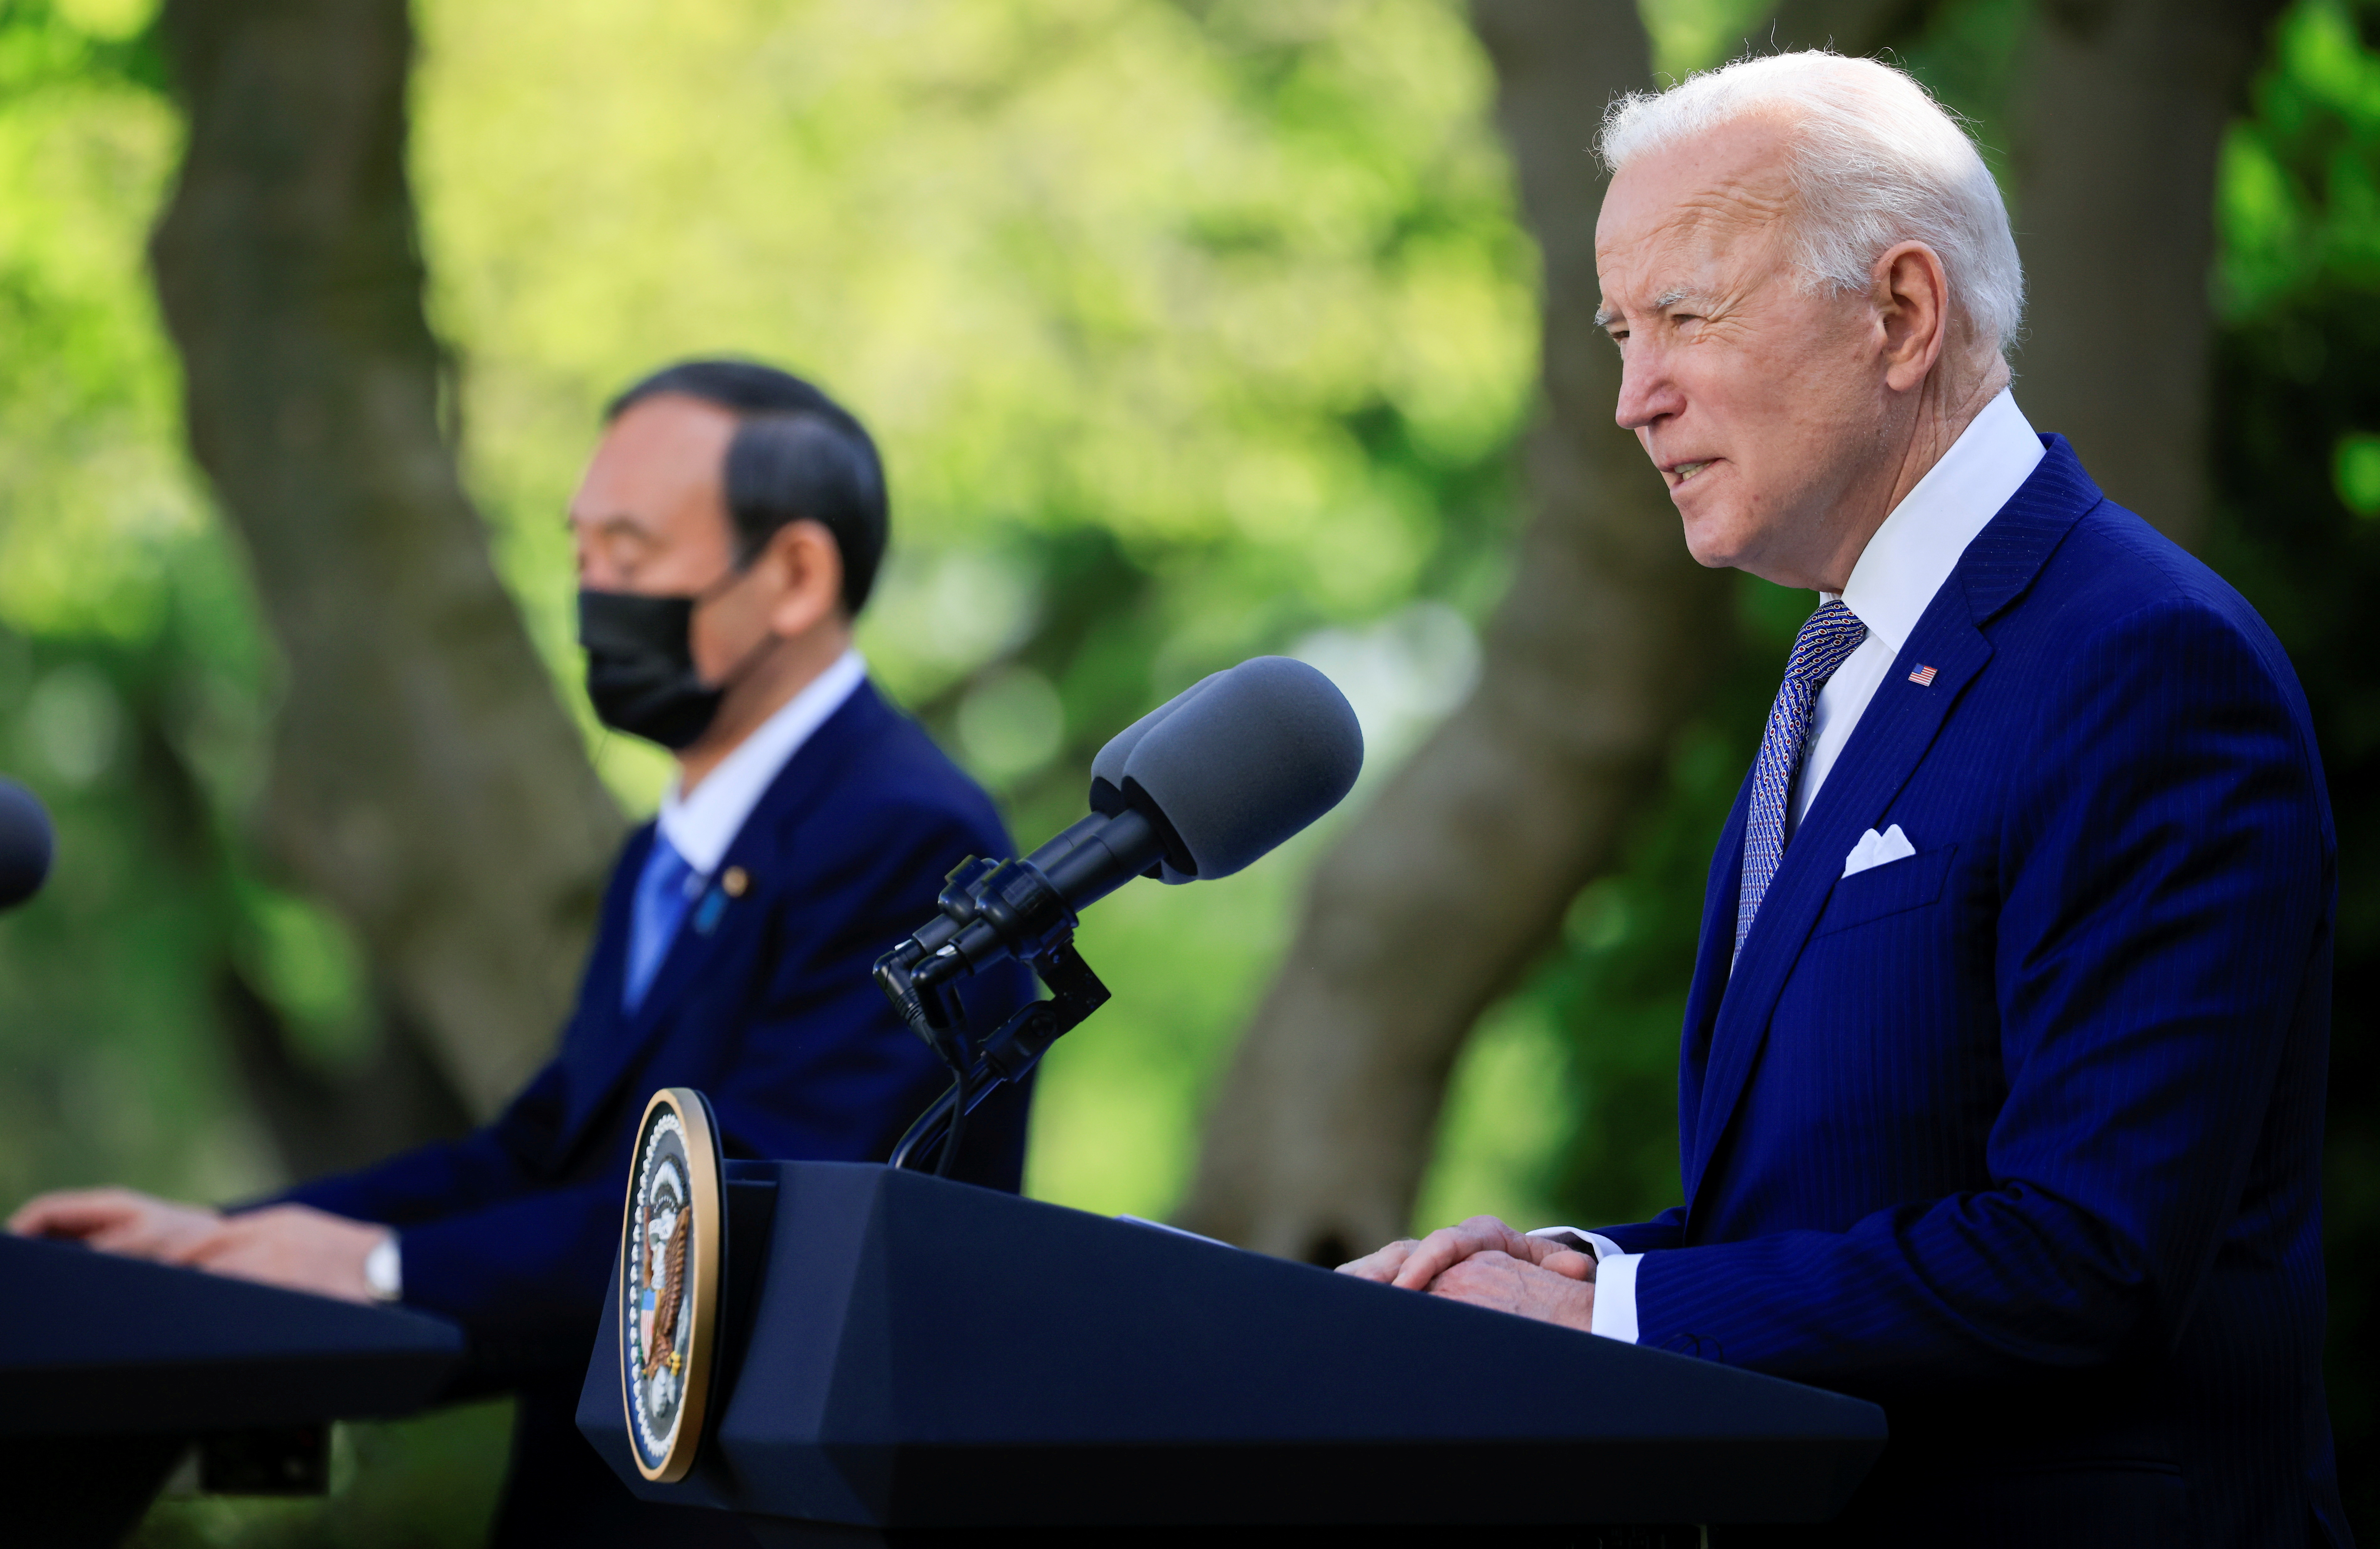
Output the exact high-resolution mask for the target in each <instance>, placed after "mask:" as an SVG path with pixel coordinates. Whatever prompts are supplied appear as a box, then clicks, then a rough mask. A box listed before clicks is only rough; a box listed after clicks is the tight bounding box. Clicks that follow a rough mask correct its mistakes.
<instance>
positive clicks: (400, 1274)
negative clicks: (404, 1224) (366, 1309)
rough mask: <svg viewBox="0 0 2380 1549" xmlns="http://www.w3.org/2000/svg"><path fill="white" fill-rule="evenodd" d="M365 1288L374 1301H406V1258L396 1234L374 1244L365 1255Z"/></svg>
mask: <svg viewBox="0 0 2380 1549" xmlns="http://www.w3.org/2000/svg"><path fill="white" fill-rule="evenodd" d="M364 1286H365V1289H368V1290H370V1292H371V1298H372V1300H373V1301H404V1300H405V1257H404V1254H403V1253H401V1252H400V1251H399V1250H398V1248H397V1245H396V1233H395V1232H390V1233H389V1234H388V1235H387V1236H385V1237H383V1238H382V1239H381V1240H379V1241H378V1242H375V1243H373V1244H372V1245H371V1251H370V1253H366V1254H365V1255H364Z"/></svg>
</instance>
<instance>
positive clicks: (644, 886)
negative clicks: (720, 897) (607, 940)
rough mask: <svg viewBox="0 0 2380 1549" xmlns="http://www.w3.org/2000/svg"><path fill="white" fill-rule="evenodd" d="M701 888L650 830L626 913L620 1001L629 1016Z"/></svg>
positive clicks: (641, 999) (683, 859) (679, 857)
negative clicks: (641, 869) (625, 973)
mask: <svg viewBox="0 0 2380 1549" xmlns="http://www.w3.org/2000/svg"><path fill="white" fill-rule="evenodd" d="M701 888H702V878H701V877H697V876H696V875H695V874H694V867H692V866H690V865H686V857H685V856H683V855H681V854H679V853H677V851H676V850H675V849H674V848H673V847H672V846H671V844H670V841H668V840H666V839H663V838H662V833H661V830H660V829H654V830H653V847H652V849H651V851H650V853H647V854H646V856H645V869H644V874H643V875H642V876H640V877H637V896H636V899H635V900H634V902H632V903H631V904H630V906H629V912H628V979H627V984H626V986H625V993H624V994H623V995H622V996H621V999H622V1001H623V1002H624V1003H625V1005H626V1006H627V1009H628V1010H629V1011H630V1012H631V1013H633V1012H634V1011H635V1010H636V1009H637V1007H638V1006H640V1005H642V1004H644V999H645V991H646V990H648V989H650V988H651V987H652V983H653V975H654V974H657V973H659V972H660V971H661V966H662V959H663V958H665V957H667V956H669V950H670V943H671V942H672V941H674V940H675V939H677V927H678V926H681V925H683V924H685V923H686V908H687V906H688V905H690V904H692V903H693V902H694V895H695V894H696V893H697V892H699V891H700V890H701Z"/></svg>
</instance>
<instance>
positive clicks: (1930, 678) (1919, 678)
mask: <svg viewBox="0 0 2380 1549" xmlns="http://www.w3.org/2000/svg"><path fill="white" fill-rule="evenodd" d="M1909 681H1910V682H1911V683H1913V684H1916V685H1917V686H1918V687H1920V688H1932V687H1933V686H1934V669H1933V668H1931V667H1920V668H1919V669H1917V671H1915V672H1912V673H1910V674H1909Z"/></svg>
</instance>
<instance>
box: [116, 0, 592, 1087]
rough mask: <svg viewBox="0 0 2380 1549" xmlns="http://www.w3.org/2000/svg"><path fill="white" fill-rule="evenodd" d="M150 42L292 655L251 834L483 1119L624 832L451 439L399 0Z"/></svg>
mask: <svg viewBox="0 0 2380 1549" xmlns="http://www.w3.org/2000/svg"><path fill="white" fill-rule="evenodd" d="M163 30H164V40H165V44H166V48H167V51H168V54H169V57H170V60H171V63H172V67H173V72H174V75H175V78H176V86H177V90H178V91H179V93H180V95H181V98H182V101H183V103H184V105H185V107H186V109H187V111H188V121H189V141H188V151H187V152H186V156H185V160H184V163H183V166H182V172H181V180H180V183H179V185H178V187H177V188H176V190H175V192H174V196H173V199H172V201H171V203H170V205H169V206H168V208H167V210H166V212H165V214H164V219H163V221H162V222H161V223H160V224H159V225H158V228H157V231H156V234H155V236H154V237H153V239H152V248H151V258H152V264H153V267H154V271H155V274H156V280H157V288H158V294H159V296H160V297H161V299H162V301H163V303H164V313H165V320H166V322H167V325H168V327H169V328H170V329H171V331H172V333H173V336H174V340H175V342H176V345H178V346H179V349H180V351H181V357H182V363H183V369H184V375H185V393H186V408H187V415H188V429H189V436H190V446H191V450H192V452H193V453H194V454H195V455H196V457H197V459H198V462H199V464H200V466H201V467H203V468H204V469H205V471H206V473H207V474H208V476H209V477H210V478H212V481H213V485H214V488H215V490H216V493H217V495H218V496H219V498H220V499H221V501H222V502H223V505H224V508H225V512H226V514H228V515H229V517H230V518H231V521H232V523H233V525H234V526H236V527H237V530H238V532H239V535H240V537H241V538H242V539H244V540H245V543H246V547H247V551H248V555H249V563H250V567H251V575H253V577H254V580H255V583H256V587H257V590H258V592H259V594H260V595H261V599H262V603H263V608H264V611H265V613H266V615H267V618H268V619H269V621H270V623H271V625H272V628H273V634H274V635H275V637H276V638H277V640H278V642H279V644H280V647H281V651H282V656H283V665H284V668H285V673H284V678H285V696H284V698H283V701H282V704H281V706H280V710H279V717H278V721H277V724H276V727H275V732H274V744H273V762H272V769H271V776H270V780H269V782H268V788H267V792H266V795H265V800H264V804H263V808H262V811H261V815H260V828H261V840H262V841H263V844H264V847H265V849H266V852H267V853H268V854H269V855H270V856H271V857H272V859H273V862H274V863H275V865H277V866H278V867H279V868H280V869H281V870H283V871H284V872H285V873H286V874H287V875H288V876H289V877H292V878H293V879H294V880H295V881H296V882H297V884H298V885H299V886H301V887H302V888H304V889H306V890H308V891H310V892H311V893H312V894H314V895H315V896H317V897H319V898H322V899H323V900H325V901H326V902H329V903H330V904H331V905H332V906H333V907H334V908H335V909H336V910H337V911H338V912H339V913H340V914H342V915H344V916H345V918H346V920H347V921H348V922H349V923H350V925H351V926H353V927H354V928H355V930H356V931H357V933H358V936H359V937H360V938H361V940H362V942H363V944H364V946H365V948H366V950H367V951H368V953H369V955H370V960H371V962H372V965H373V969H374V973H375V976H376V977H377V979H378V980H379V981H380V983H381V984H382V985H383V986H384V987H385V990H386V992H387V993H388V994H389V995H390V996H391V997H392V998H394V999H395V1001H396V1003H397V1005H398V1007H399V1010H400V1015H398V1016H397V1017H396V1018H395V1019H394V1020H395V1022H397V1023H411V1024H413V1025H416V1026H418V1027H419V1028H420V1029H422V1030H423V1033H424V1035H426V1037H427V1040H428V1042H429V1043H430V1045H431V1049H432V1051H433V1054H434V1056H435V1058H436V1059H437V1062H438V1064H439V1066H440V1068H441V1069H442V1071H443V1072H444V1074H445V1076H446V1078H447V1079H448V1080H449V1081H451V1082H452V1083H454V1085H455V1088H456V1089H457V1090H458V1091H459V1093H460V1094H461V1095H463V1097H464V1099H465V1100H466V1101H467V1102H468V1104H469V1105H470V1107H472V1108H473V1109H474V1110H475V1111H476V1112H478V1113H480V1114H482V1115H484V1114H486V1113H488V1112H491V1111H492V1109H493V1108H494V1107H496V1106H497V1105H498V1104H500V1103H501V1102H502V1100H503V1099H504V1097H505V1096H506V1095H508V1094H509V1093H510V1092H511V1091H512V1090H514V1088H516V1086H517V1085H518V1083H520V1081H521V1080H522V1078H523V1077H524V1076H525V1075H526V1074H527V1072H528V1071H530V1070H531V1069H533V1068H534V1066H535V1065H536V1063H537V1062H538V1060H539V1059H540V1058H541V1057H542V1055H543V1053H544V1051H545V1050H546V1049H547V1047H549V1046H550V1044H551V1042H552V1038H553V1032H554V1029H555V1027H556V1024H557V1023H558V1021H559V1019H560V1018H561V1016H562V1015H563V1013H564V1011H565V1009H566V1007H567V1005H568V1003H569V998H570V994H571V988H572V983H573V980H574V977H575V974H576V971H577V963H578V960H579V957H580V955H581V953H582V951H583V950H584V947H585V938H586V933H587V929H588V926H589V922H590V920H591V918H592V915H593V909H594V904H595V902H596V900H597V898H598V896H599V889H600V886H601V878H602V876H603V872H604V867H605V865H606V863H607V861H608V859H609V858H610V855H611V853H612V851H613V846H614V844H615V843H616V841H617V840H618V838H619V833H620V827H621V820H620V817H619V814H618V812H617V810H616V808H615V807H614V805H613V803H612V801H611V799H610V797H609V796H608V795H607V794H606V793H605V792H604V790H603V788H602V786H601V783H600V782H599V781H597V780H596V778H595V775H594V773H593V771H592V769H591V768H590V767H589V763H588V760H587V757H586V755H585V751H584V749H583V748H582V747H581V745H580V743H579V738H578V735H577V731H576V730H575V729H574V727H573V726H572V724H571V722H570V720H569V718H568V717H567V716H566V715H565V713H564V711H563V709H562V707H561V706H560V704H559V703H558V702H557V701H556V699H555V696H554V692H553V683H552V681H551V679H550V678H549V676H548V674H547V672H546V670H545V668H544V666H543V664H542V663H541V662H540V660H539V658H538V656H537V653H536V651H535V649H534V648H533V647H531V645H530V643H529V640H528V635H527V633H526V631H525V630H524V628H523V627H522V624H521V621H520V618H519V616H518V614H517V612H516V610H515V608H514V606H513V603H512V599H511V598H510V597H509V596H508V595H507V594H506V592H505V591H504V587H503V586H502V585H501V584H500V583H499V581H498V580H497V577H496V574H495V570H494V566H493V564H492V562H491V560H490V557H489V550H488V542H487V535H486V533H485V531H484V530H483V528H482V526H481V525H480V520H479V517H478V515H477V514H476V513H474V511H473V510H472V508H471V506H470V503H469V502H468V500H467V499H466V497H465V495H464V493H463V490H462V487H461V483H460V481H459V479H458V478H457V476H456V473H455V460H454V456H453V452H452V448H451V447H450V446H449V445H448V443H447V441H446V438H445V436H444V435H443V433H442V431H441V428H440V416H439V405H440V400H441V392H442V387H445V386H448V385H450V384H447V383H445V382H444V381H443V366H444V361H443V357H442V355H441V352H440V350H439V347H438V345H437V343H436V341H435V340H433V339H432V337H431V333H430V329H429V326H428V323H427V322H426V321H425V320H424V317H423V314H422V308H421V289H422V279H423V275H422V265H421V259H420V254H419V247H418V243H417V239H416V230H415V222H414V212H413V204H412V198H411V194H410V191H409V189H408V188H407V180H406V114H405V108H406V87H407V73H408V70H409V67H410V65H411V58H412V33H411V29H410V24H409V21H408V18H407V7H406V0H168V3H167V4H166V6H165V9H164V18H163ZM554 579H555V584H557V585H560V584H562V581H563V578H562V577H560V576H557V577H555V578H554Z"/></svg>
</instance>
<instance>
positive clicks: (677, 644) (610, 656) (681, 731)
mask: <svg viewBox="0 0 2380 1549" xmlns="http://www.w3.org/2000/svg"><path fill="white" fill-rule="evenodd" d="M698 600H700V599H698V598H691V597H639V596H637V595H635V594H634V593H630V592H598V591H586V590H583V589H582V590H581V591H580V592H579V594H578V644H579V645H580V646H581V647H584V648H585V649H586V652H587V697H588V698H589V699H591V700H593V701H594V703H595V719H596V720H600V721H601V722H602V723H603V724H604V725H606V726H609V727H611V728H612V729H613V731H615V732H626V733H628V735H630V736H632V737H642V738H644V739H645V740H647V741H648V742H656V743H659V744H662V746H663V747H666V748H670V749H672V750H675V749H677V748H681V747H685V746H686V745H688V744H691V743H692V742H694V741H695V739H697V738H698V737H700V736H701V735H702V733H703V732H704V731H705V730H707V729H708V728H709V727H710V719H711V717H713V716H715V715H717V714H718V713H719V701H720V700H721V699H722V697H724V696H725V693H726V691H725V690H724V689H723V688H712V687H710V686H709V685H707V684H704V683H703V681H702V678H701V675H700V674H699V673H698V672H696V671H695V669H694V644H693V640H692V637H691V635H690V634H689V630H690V627H691V625H692V624H693V623H694V608H695V604H696V603H697V602H698Z"/></svg>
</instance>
